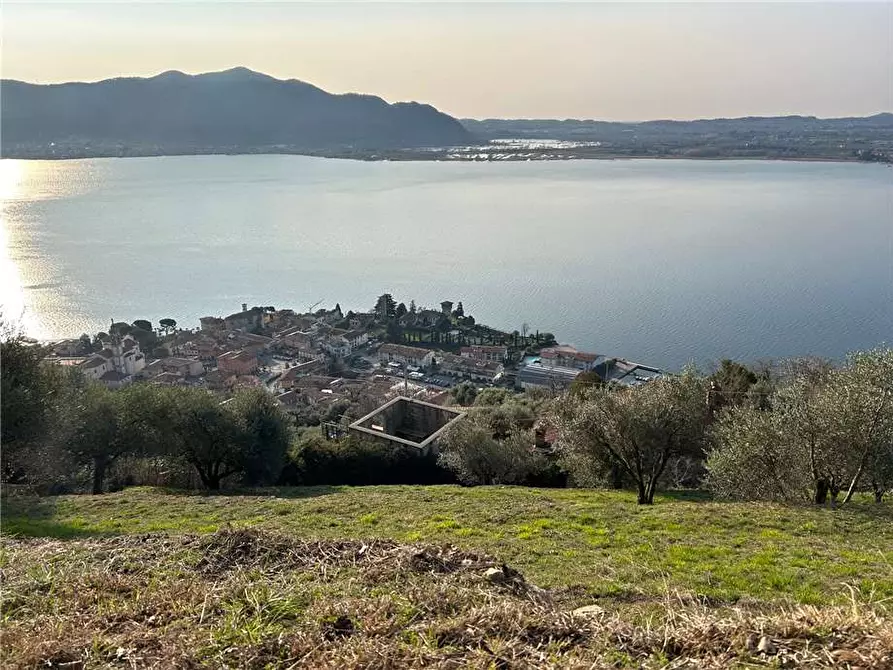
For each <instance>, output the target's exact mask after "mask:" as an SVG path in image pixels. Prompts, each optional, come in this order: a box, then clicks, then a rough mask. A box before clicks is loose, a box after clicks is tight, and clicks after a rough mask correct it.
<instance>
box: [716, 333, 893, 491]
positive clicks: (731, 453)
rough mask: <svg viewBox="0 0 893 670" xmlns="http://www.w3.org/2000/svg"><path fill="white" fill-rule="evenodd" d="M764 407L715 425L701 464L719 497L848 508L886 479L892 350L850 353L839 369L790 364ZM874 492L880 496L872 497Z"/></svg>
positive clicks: (738, 411)
mask: <svg viewBox="0 0 893 670" xmlns="http://www.w3.org/2000/svg"><path fill="white" fill-rule="evenodd" d="M788 367H789V374H788V375H787V379H786V380H785V382H784V383H783V384H782V385H780V386H779V387H778V388H777V389H776V390H775V391H773V393H772V394H771V395H770V396H769V397H768V405H769V407H768V409H767V410H766V411H760V410H757V409H755V408H753V407H747V406H742V407H736V408H733V409H731V410H729V411H728V412H727V414H726V415H725V416H724V417H723V418H722V419H721V420H720V422H719V424H718V426H717V429H716V431H715V434H714V446H713V449H712V451H711V453H710V457H709V460H708V464H707V466H708V471H709V473H710V474H709V480H710V483H711V486H712V488H713V489H714V490H715V491H716V492H717V493H719V494H720V495H723V496H726V497H738V498H748V499H780V500H812V501H813V502H814V503H816V504H825V503H826V502H828V501H829V500H830V502H831V503H832V504H837V501H838V497H839V495H840V494H841V493H843V499H842V501H841V504H846V503H847V502H849V501H850V500H851V499H852V497H853V495H854V494H855V492H856V491H857V490H858V489H859V487H860V486H862V485H863V484H864V483H865V482H870V483H871V485H872V488H873V489H874V491H875V496H876V498H878V499H879V498H881V497H882V496H883V491H884V490H885V487H887V486H888V485H889V484H888V482H889V481H890V479H889V477H890V470H891V462H890V458H891V447H890V445H891V443H893V351H891V350H890V349H877V350H874V351H869V352H860V353H854V354H852V355H850V356H849V357H848V359H847V361H846V363H845V364H844V365H843V366H841V367H839V368H832V367H830V366H827V365H823V364H819V365H816V364H814V363H812V362H808V363H804V362H796V363H793V364H791V365H789V366H788ZM878 492H880V493H878Z"/></svg>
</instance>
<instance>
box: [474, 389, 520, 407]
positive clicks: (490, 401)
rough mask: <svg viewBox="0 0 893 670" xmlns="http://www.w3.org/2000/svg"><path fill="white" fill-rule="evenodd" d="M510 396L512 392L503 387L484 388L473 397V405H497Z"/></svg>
mask: <svg viewBox="0 0 893 670" xmlns="http://www.w3.org/2000/svg"><path fill="white" fill-rule="evenodd" d="M511 397H512V392H511V391H509V390H508V389H503V388H486V389H483V390H482V391H481V392H480V393H478V394H477V397H475V399H474V405H475V407H497V406H499V405H502V404H504V403H505V402H506V401H507V400H508V399H509V398H511Z"/></svg>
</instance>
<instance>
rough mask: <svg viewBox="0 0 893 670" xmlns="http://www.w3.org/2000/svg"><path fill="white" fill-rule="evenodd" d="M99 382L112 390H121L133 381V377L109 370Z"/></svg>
mask: <svg viewBox="0 0 893 670" xmlns="http://www.w3.org/2000/svg"><path fill="white" fill-rule="evenodd" d="M99 381H100V382H101V383H103V384H105V385H106V386H107V387H109V388H110V389H119V388H122V387H124V386H127V385H128V384H129V383H130V382H131V381H132V377H131V376H130V375H125V374H124V373H122V372H118V371H117V370H109V371H107V372H104V373H103V374H102V376H101V377H100V378H99Z"/></svg>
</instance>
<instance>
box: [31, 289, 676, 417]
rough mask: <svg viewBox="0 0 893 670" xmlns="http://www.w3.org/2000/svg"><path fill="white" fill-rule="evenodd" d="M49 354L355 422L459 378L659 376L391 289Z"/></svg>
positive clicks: (637, 380) (106, 379)
mask: <svg viewBox="0 0 893 670" xmlns="http://www.w3.org/2000/svg"><path fill="white" fill-rule="evenodd" d="M314 307H315V306H314ZM312 309H313V308H311V310H312ZM50 352H51V353H50V355H49V356H48V357H47V359H46V360H47V362H51V363H56V364H58V365H64V366H74V367H76V368H77V369H79V370H81V371H82V372H83V374H84V375H85V376H86V377H87V378H89V379H92V380H95V381H98V382H100V383H102V384H104V385H105V386H107V387H109V388H111V389H118V388H122V387H124V386H127V385H130V384H133V383H138V382H142V383H150V384H157V385H175V386H179V385H188V386H196V387H201V388H205V389H208V390H210V391H213V392H216V393H218V394H220V395H221V397H222V398H223V399H224V400H225V398H227V397H231V396H232V395H233V394H234V393H235V392H236V391H237V390H239V389H242V388H252V387H258V388H264V389H266V390H267V391H269V392H270V393H272V394H273V395H274V396H275V398H276V400H277V401H278V402H279V403H280V404H281V406H282V407H283V409H285V410H286V411H287V412H288V413H289V414H290V415H292V416H293V417H294V419H295V421H296V423H298V424H300V425H311V426H312V425H320V424H328V425H338V424H343V423H345V422H350V421H353V420H357V419H359V418H360V417H362V416H364V415H366V414H368V413H369V412H372V411H374V410H375V409H376V408H378V407H380V406H382V405H385V404H387V403H389V402H390V401H392V400H394V399H395V398H398V397H403V398H408V399H413V400H415V401H420V402H424V403H426V404H430V405H437V406H445V405H453V404H462V403H461V402H456V394H457V390H459V389H461V388H462V387H463V386H468V385H473V386H474V387H476V388H484V387H501V388H506V389H513V390H518V391H523V390H525V389H531V388H543V389H546V390H551V391H554V392H560V391H563V390H565V389H567V388H568V387H569V386H570V385H571V383H572V382H574V380H577V379H580V380H586V379H590V380H591V381H593V382H596V383H600V382H607V383H613V384H618V385H622V386H636V385H640V384H643V383H645V382H647V381H649V380H652V379H655V378H656V377H659V376H661V374H662V372H661V370H659V369H657V368H655V367H651V366H647V365H641V364H638V363H634V362H631V361H628V360H625V359H623V358H618V357H613V356H608V355H603V354H597V353H589V352H584V351H579V350H577V349H576V348H574V347H572V346H568V345H560V344H558V342H557V341H556V340H555V337H554V335H553V334H551V333H540V332H538V331H537V332H533V333H531V332H528V328H527V326H526V325H525V326H523V327H522V330H521V331H514V332H511V333H510V332H504V331H499V330H496V329H493V328H490V327H488V326H485V325H482V324H479V323H477V322H476V321H475V319H474V317H473V316H471V315H470V314H466V313H465V309H464V307H463V305H462V303H461V302H457V303H453V302H451V301H446V300H445V301H443V302H441V303H440V306H439V309H429V308H424V307H417V306H416V304H415V302H414V301H410V304H409V307H407V306H406V305H405V304H404V303H402V302H401V303H397V302H396V301H395V300H394V298H393V297H392V296H391V295H390V294H384V295H381V296H379V297H378V299H377V301H376V303H375V307H374V308H373V309H372V310H371V311H369V312H353V311H348V312H346V313H344V312H343V311H342V309H341V307H340V305H338V304H336V305H335V306H334V307H333V308H332V309H319V310H316V311H307V312H306V313H298V312H296V311H294V310H292V309H276V308H274V307H272V306H266V307H265V306H255V307H251V308H249V307H248V305H247V304H243V305H242V309H241V310H240V311H237V312H235V313H233V314H230V315H229V316H225V317H218V316H207V317H203V318H201V319H200V323H199V327H198V328H183V327H179V326H178V324H177V323H176V322H175V321H174V320H172V319H162V320H161V321H160V322H159V324H158V327H157V328H154V327H153V326H152V324H151V323H150V322H148V321H145V320H136V321H134V322H133V323H126V322H117V323H115V322H112V323H111V324H110V326H109V331H108V332H102V333H98V334H97V335H96V336H95V337H92V338H91V337H90V336H88V335H83V336H81V337H80V338H78V339H70V340H64V341H61V342H56V343H54V344H52V345H51V347H50ZM581 375H582V377H581Z"/></svg>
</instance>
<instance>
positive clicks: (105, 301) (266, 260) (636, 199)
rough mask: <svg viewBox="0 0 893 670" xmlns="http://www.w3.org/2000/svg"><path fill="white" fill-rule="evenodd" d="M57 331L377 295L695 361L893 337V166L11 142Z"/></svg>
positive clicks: (625, 350) (14, 216)
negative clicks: (63, 148) (147, 153)
mask: <svg viewBox="0 0 893 670" xmlns="http://www.w3.org/2000/svg"><path fill="white" fill-rule="evenodd" d="M0 212H2V238H0V249H2V251H0V280H2V289H0V290H2V293H0V302H2V303H3V305H4V312H5V314H6V315H8V316H10V315H12V316H18V315H20V314H22V315H23V321H24V324H25V327H26V330H27V331H28V332H29V334H31V335H33V336H35V337H39V338H59V337H63V336H77V335H79V334H80V333H82V332H90V333H93V332H96V331H98V330H105V329H106V328H107V326H108V323H109V322H110V320H112V319H114V320H116V321H132V320H133V319H137V318H148V319H150V320H152V321H156V322H157V320H158V319H159V318H164V317H172V318H175V319H176V320H177V321H178V323H179V324H180V325H181V326H185V327H197V326H198V318H199V317H200V316H205V315H221V316H222V315H225V314H228V313H231V312H234V311H237V310H238V309H239V308H240V305H241V303H243V302H245V303H248V304H249V306H251V305H255V304H260V305H275V306H277V307H292V308H294V309H297V310H305V309H307V308H308V307H309V306H310V305H312V304H314V303H316V302H317V301H320V300H321V301H322V305H323V306H328V307H331V306H333V305H334V303H335V302H340V304H341V306H342V308H343V309H344V310H345V311H347V310H348V309H354V310H368V309H370V308H371V307H372V305H373V304H374V302H375V298H376V296H377V295H379V294H381V293H384V292H389V293H392V294H393V295H394V297H395V298H396V299H397V300H398V301H404V302H406V304H407V305H408V304H409V301H410V299H414V300H415V301H416V303H417V304H418V305H420V306H421V305H429V306H434V305H437V304H438V303H439V302H440V301H441V300H452V301H454V302H458V301H460V300H461V301H462V303H463V305H464V308H465V313H466V314H472V315H474V316H475V317H476V319H477V320H478V321H479V322H483V323H487V324H489V325H492V326H495V327H498V328H502V329H507V330H513V329H518V330H520V329H521V328H522V324H524V323H526V324H529V327H530V329H531V330H532V331H534V330H537V329H539V330H544V331H545V330H548V331H551V332H554V333H555V334H556V336H557V337H558V339H559V340H560V341H562V342H568V343H572V344H575V345H577V346H579V347H581V348H584V349H586V350H590V351H595V352H598V353H606V354H610V355H616V356H622V357H625V358H629V359H633V360H637V361H640V362H643V363H647V364H652V365H657V366H662V367H666V368H669V369H675V368H678V367H680V366H682V365H684V364H685V363H686V362H688V361H695V362H697V363H699V364H702V365H706V364H709V363H710V362H711V361H714V360H717V359H719V358H722V357H730V358H736V359H742V360H748V361H754V360H759V359H768V358H779V357H785V356H793V355H802V354H815V355H823V356H829V357H840V356H842V355H843V354H844V353H845V352H847V351H849V350H853V349H857V348H866V347H871V346H875V345H878V344H880V343H882V342H883V341H887V342H891V341H893V170H891V169H889V168H887V167H884V166H881V165H870V164H845V163H818V162H815V163H797V162H768V161H688V160H630V161H555V162H518V163H502V162H493V163H485V162H481V163H472V162H354V161H346V160H333V159H319V158H309V157H301V156H188V157H162V158H126V159H116V158H110V159H92V160H73V161H13V160H2V161H0Z"/></svg>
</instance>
